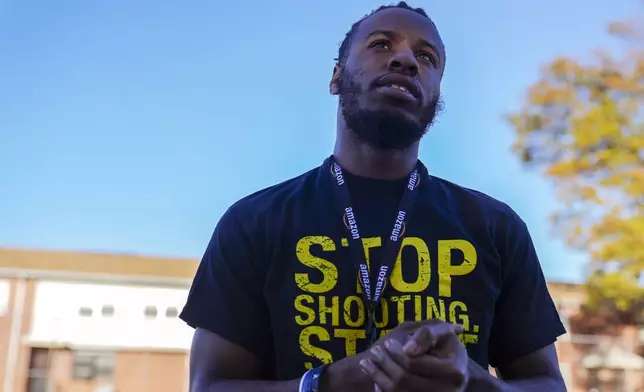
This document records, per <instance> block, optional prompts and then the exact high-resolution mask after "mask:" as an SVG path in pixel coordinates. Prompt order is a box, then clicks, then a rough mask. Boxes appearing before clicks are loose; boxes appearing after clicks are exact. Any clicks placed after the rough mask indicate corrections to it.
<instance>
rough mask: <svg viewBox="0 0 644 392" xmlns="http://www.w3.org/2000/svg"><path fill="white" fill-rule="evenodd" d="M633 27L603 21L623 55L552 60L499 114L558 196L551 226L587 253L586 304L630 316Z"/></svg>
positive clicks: (635, 214) (640, 212)
mask: <svg viewBox="0 0 644 392" xmlns="http://www.w3.org/2000/svg"><path fill="white" fill-rule="evenodd" d="M642 25H644V23H641V22H640V23H639V26H642ZM637 26H638V23H633V22H620V23H613V24H611V25H610V26H609V28H608V31H609V34H611V35H613V36H614V37H615V38H617V39H618V40H619V41H620V42H621V43H623V44H625V45H624V47H625V50H624V52H625V53H624V54H621V55H614V54H610V53H608V52H605V51H597V52H596V53H594V55H593V56H592V58H593V60H592V61H590V62H582V61H579V60H576V59H573V58H569V57H560V58H557V59H555V60H554V61H552V62H551V63H550V64H548V65H547V66H546V67H544V68H543V70H542V72H541V76H540V78H539V80H538V81H537V82H536V83H535V84H533V85H532V86H531V87H530V88H529V90H528V93H527V98H526V101H525V102H524V105H523V107H522V108H521V109H520V110H518V111H517V112H515V113H511V114H510V115H508V121H509V123H510V124H511V125H512V128H513V130H514V131H515V133H516V140H515V143H514V145H513V151H514V152H515V153H516V154H517V156H518V157H519V158H520V159H521V161H522V163H523V164H525V165H526V166H528V167H532V168H537V169H540V170H542V171H543V173H544V174H545V175H546V176H547V177H548V178H550V179H552V181H553V183H554V185H555V189H556V191H557V195H558V197H559V199H560V200H561V201H562V202H563V204H564V205H565V207H564V208H562V209H561V210H560V211H557V212H556V213H554V214H553V216H552V222H553V227H554V228H555V232H556V233H558V234H559V235H561V236H562V237H563V238H564V239H565V241H566V242H567V243H568V244H569V245H570V246H572V247H574V248H577V249H581V250H583V251H585V252H588V254H589V259H590V268H589V269H588V271H589V274H588V277H587V288H588V292H589V294H590V295H589V299H590V301H589V307H590V308H594V309H598V308H599V307H601V308H603V309H605V308H614V309H616V310H617V311H618V312H620V313H622V314H623V315H630V317H627V318H626V319H627V320H630V321H631V322H636V321H637V320H636V319H638V318H640V321H641V320H642V319H641V317H642V316H644V310H643V309H644V307H642V304H644V287H643V286H644V284H643V283H644V34H643V32H642V31H638V30H637ZM621 319H623V317H622V318H621Z"/></svg>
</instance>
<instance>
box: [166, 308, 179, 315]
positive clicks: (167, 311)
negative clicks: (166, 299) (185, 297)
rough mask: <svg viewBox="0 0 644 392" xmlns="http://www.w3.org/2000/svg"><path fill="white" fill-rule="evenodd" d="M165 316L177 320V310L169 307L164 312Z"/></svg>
mask: <svg viewBox="0 0 644 392" xmlns="http://www.w3.org/2000/svg"><path fill="white" fill-rule="evenodd" d="M165 316H166V317H167V318H177V317H179V310H178V309H177V308H176V307H174V306H170V307H169V308H167V309H166V310H165Z"/></svg>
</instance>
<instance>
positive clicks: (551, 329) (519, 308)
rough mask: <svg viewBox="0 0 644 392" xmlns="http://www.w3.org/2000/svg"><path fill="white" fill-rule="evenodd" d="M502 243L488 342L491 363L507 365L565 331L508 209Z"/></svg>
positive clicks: (526, 238) (523, 231) (522, 228)
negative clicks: (498, 288) (500, 281)
mask: <svg viewBox="0 0 644 392" xmlns="http://www.w3.org/2000/svg"><path fill="white" fill-rule="evenodd" d="M505 229H506V230H505V231H506V234H505V236H504V237H505V238H504V240H505V241H504V242H505V245H502V246H501V247H500V248H501V254H502V256H503V264H504V276H503V285H502V287H501V292H500V294H499V298H498V299H497V302H496V308H495V315H494V322H493V325H492V331H491V335H490V342H489V360H490V365H491V366H492V367H495V368H498V367H502V366H504V365H508V364H510V363H512V362H513V361H515V360H516V359H519V358H521V357H523V356H525V355H528V354H531V353H533V352H535V351H538V350H540V349H542V348H544V347H546V346H548V345H550V344H552V343H554V342H555V341H556V340H557V338H558V337H559V336H561V335H563V334H565V333H566V329H565V328H564V326H563V324H562V323H561V319H560V318H559V314H558V312H557V308H556V307H555V304H554V302H553V301H552V298H551V297H550V293H549V292H548V287H547V286H546V279H545V277H544V275H543V271H542V269H541V265H540V263H539V258H538V257H537V253H536V250H535V248H534V244H533V242H532V238H531V237H530V233H529V232H528V228H527V227H526V225H525V223H524V222H523V221H522V220H521V219H520V218H519V217H518V216H517V215H516V214H515V213H514V212H512V214H511V216H510V217H509V218H508V220H507V224H506V225H505Z"/></svg>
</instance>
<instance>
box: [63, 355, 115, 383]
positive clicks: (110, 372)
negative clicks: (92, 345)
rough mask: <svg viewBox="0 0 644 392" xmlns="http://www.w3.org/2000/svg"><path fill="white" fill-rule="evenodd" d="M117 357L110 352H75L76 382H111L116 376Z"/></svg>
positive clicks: (74, 374)
mask: <svg viewBox="0 0 644 392" xmlns="http://www.w3.org/2000/svg"><path fill="white" fill-rule="evenodd" d="M115 363H116V355H115V354H114V353H110V352H83V351H75V352H74V364H73V367H72V377H73V378H74V379H76V380H101V381H110V380H112V377H113V376H114V366H115Z"/></svg>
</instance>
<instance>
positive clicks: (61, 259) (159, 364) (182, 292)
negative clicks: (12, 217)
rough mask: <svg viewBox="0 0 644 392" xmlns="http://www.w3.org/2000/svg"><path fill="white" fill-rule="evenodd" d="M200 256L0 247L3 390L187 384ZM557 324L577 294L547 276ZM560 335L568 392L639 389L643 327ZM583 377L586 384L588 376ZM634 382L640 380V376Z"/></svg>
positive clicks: (172, 388) (111, 390)
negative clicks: (189, 300)
mask: <svg viewBox="0 0 644 392" xmlns="http://www.w3.org/2000/svg"><path fill="white" fill-rule="evenodd" d="M196 268H197V261H195V260H186V259H169V258H151V257H136V256H130V255H113V254H93V253H74V252H43V251H29V250H15V249H0V392H139V391H155V392H166V391H167V392H181V391H184V392H187V391H188V356H187V354H188V350H189V347H190V340H191V337H192V330H191V329H190V328H189V327H187V326H185V325H184V324H183V323H182V322H181V321H180V320H179V319H178V318H177V315H178V312H179V311H180V309H181V307H182V306H183V303H184V302H185V299H186V296H187V289H188V287H189V285H190V281H191V279H192V277H193V275H194V272H195V270H196ZM550 286H551V293H552V295H553V297H554V298H555V301H556V302H557V304H558V306H559V307H560V312H561V314H562V319H563V320H564V323H566V320H567V318H568V317H570V316H572V315H574V313H575V312H576V311H577V310H578V309H579V306H580V305H581V303H582V302H583V300H584V298H583V292H582V291H581V290H580V288H579V287H578V286H576V285H572V284H565V283H551V285H550ZM622 332H623V333H622V334H621V337H597V336H579V335H575V334H574V333H573V334H570V335H567V336H565V337H564V338H562V339H561V341H560V342H558V348H559V352H560V361H561V367H562V371H563V373H564V375H565V377H566V380H567V383H568V385H569V390H570V391H571V392H581V391H584V392H585V391H589V390H592V388H593V387H594V388H595V389H596V390H597V391H602V392H603V391H606V392H611V391H615V392H617V391H624V392H639V391H644V389H638V388H644V359H643V358H642V357H639V356H638V355H637V354H635V351H636V350H637V349H638V347H641V346H642V345H643V343H644V336H642V332H641V331H640V330H638V329H637V328H635V327H624V328H623V330H622ZM589 382H590V384H589ZM640 383H641V385H640Z"/></svg>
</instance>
